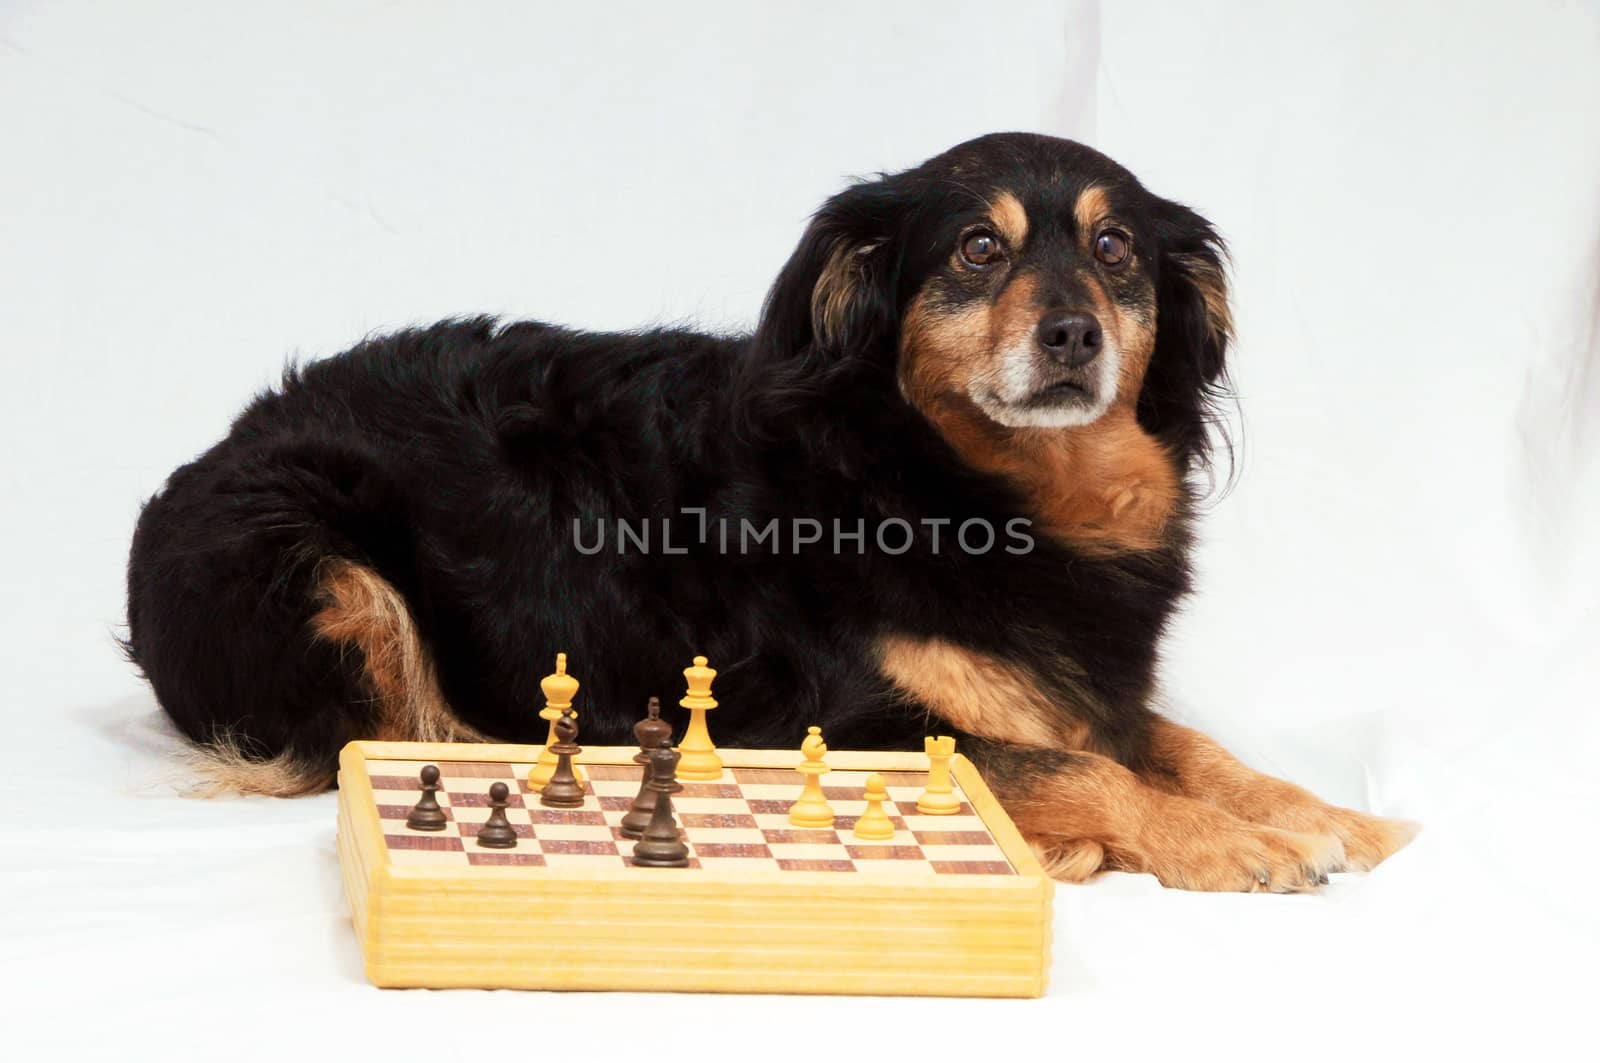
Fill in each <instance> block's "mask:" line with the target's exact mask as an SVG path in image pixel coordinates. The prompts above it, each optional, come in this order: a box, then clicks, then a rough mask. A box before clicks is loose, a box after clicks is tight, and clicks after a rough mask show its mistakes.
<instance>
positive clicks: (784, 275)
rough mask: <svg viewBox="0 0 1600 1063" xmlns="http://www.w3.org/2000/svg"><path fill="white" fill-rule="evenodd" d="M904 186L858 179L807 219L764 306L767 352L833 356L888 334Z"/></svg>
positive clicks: (762, 336)
mask: <svg viewBox="0 0 1600 1063" xmlns="http://www.w3.org/2000/svg"><path fill="white" fill-rule="evenodd" d="M902 184H903V180H902V178H901V177H900V176H899V175H896V176H884V177H879V178H877V179H875V180H871V181H863V182H861V183H860V184H857V185H854V186H852V187H850V188H847V189H845V190H844V191H843V192H840V193H839V194H838V195H835V196H834V197H833V198H832V199H830V200H828V201H827V202H826V203H824V204H823V206H822V209H821V210H819V211H817V213H816V214H815V215H814V216H813V217H812V219H811V224H810V225H808V226H807V227H806V231H805V235H804V236H802V237H801V238H800V244H799V246H798V247H796V248H795V249H794V254H792V255H790V256H789V261H788V262H787V263H785V264H784V267H783V269H782V271H780V272H779V274H778V279H777V280H776V281H775V282H773V285H772V290H771V291H770V292H768V293H767V301H766V303H765V305H764V306H763V307H762V311H761V324H760V325H759V326H758V327H757V329H756V336H755V339H756V344H757V346H758V347H759V348H761V349H762V350H763V351H764V352H765V353H766V354H767V355H768V356H769V357H772V356H775V357H778V358H782V357H785V356H792V355H796V354H801V353H803V352H805V351H807V350H808V349H809V350H811V351H813V352H814V353H816V354H818V355H821V356H824V357H830V356H838V355H840V354H844V353H848V352H852V351H861V350H862V349H864V348H866V347H869V346H871V345H872V343H873V342H874V341H876V340H880V339H882V338H883V337H884V336H885V335H887V334H889V333H892V331H893V328H894V318H895V304H894V300H895V277H896V271H897V268H898V266H897V259H898V255H897V254H896V248H895V247H894V244H895V242H896V237H897V236H898V234H899V230H900V226H901V222H902V218H903V216H904V213H905V209H906V204H907V197H906V194H905V192H904V190H903V189H902V187H901V186H902Z"/></svg>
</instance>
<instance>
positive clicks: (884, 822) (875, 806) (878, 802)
mask: <svg viewBox="0 0 1600 1063" xmlns="http://www.w3.org/2000/svg"><path fill="white" fill-rule="evenodd" d="M887 800H889V788H888V787H887V786H885V785H884V784H883V776H882V775H879V774H878V773H877V772H873V773H872V774H871V775H868V776H867V810H866V811H865V812H863V813H861V818H860V819H858V820H856V825H855V829H854V830H853V831H851V833H852V834H854V835H855V836H856V837H857V838H860V839H862V840H863V841H869V842H886V841H888V840H889V839H891V838H893V837H894V820H892V819H890V818H889V813H887V812H885V811H884V810H883V803H884V802H885V801H887Z"/></svg>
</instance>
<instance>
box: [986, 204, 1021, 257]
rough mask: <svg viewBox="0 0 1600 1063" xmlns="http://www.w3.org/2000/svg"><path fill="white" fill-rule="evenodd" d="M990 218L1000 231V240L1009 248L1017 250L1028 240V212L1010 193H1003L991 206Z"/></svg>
mask: <svg viewBox="0 0 1600 1063" xmlns="http://www.w3.org/2000/svg"><path fill="white" fill-rule="evenodd" d="M989 217H990V219H991V220H992V221H993V222H994V227H995V228H996V229H999V230H1000V238H1001V239H1002V240H1004V241H1005V244H1006V246H1007V247H1008V248H1011V249H1012V250H1016V249H1017V248H1019V247H1021V246H1022V244H1023V241H1025V240H1027V238H1028V212H1027V211H1026V210H1024V209H1023V207H1022V201H1021V200H1019V199H1018V198H1017V197H1016V196H1014V195H1012V194H1011V193H1010V192H1001V193H1000V194H999V195H998V196H996V197H995V200H994V202H993V203H991V204H989Z"/></svg>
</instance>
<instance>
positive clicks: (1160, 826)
mask: <svg viewBox="0 0 1600 1063" xmlns="http://www.w3.org/2000/svg"><path fill="white" fill-rule="evenodd" d="M969 752H970V754H971V756H972V758H973V760H974V761H975V762H976V763H977V764H978V767H979V769H980V770H981V771H982V772H983V774H984V777H985V779H986V781H988V783H989V785H990V786H991V788H992V789H993V790H994V792H995V794H996V796H997V797H999V798H1000V802H1001V804H1003V805H1004V806H1005V808H1006V811H1007V812H1008V813H1010V815H1011V817H1012V819H1013V820H1014V821H1015V822H1016V824H1017V827H1018V828H1019V829H1020V830H1021V831H1022V833H1023V834H1024V835H1025V836H1026V837H1027V838H1028V840H1029V841H1030V842H1031V843H1032V844H1033V846H1034V848H1035V850H1036V851H1037V852H1039V853H1040V855H1041V857H1042V858H1043V863H1044V864H1045V866H1046V868H1047V869H1048V870H1049V871H1050V872H1051V874H1053V875H1055V876H1056V877H1058V878H1062V879H1065V880H1067V881H1081V880H1082V879H1085V878H1087V877H1089V875H1091V874H1093V873H1094V872H1095V871H1096V870H1099V868H1100V867H1101V866H1105V867H1112V868H1117V869H1120V870H1126V871H1143V872H1149V873H1151V874H1153V875H1155V876H1156V878H1158V879H1159V880H1160V881H1161V882H1162V883H1163V884H1164V885H1167V886H1174V887H1178V888H1181V889H1192V890H1239V891H1251V892H1254V891H1271V892H1291V891H1295V890H1305V889H1311V888H1314V887H1315V886H1317V885H1318V884H1319V883H1321V882H1325V881H1327V873H1328V872H1329V871H1332V870H1335V869H1337V868H1338V867H1340V866H1341V864H1342V862H1343V860H1344V851H1343V848H1342V847H1341V846H1340V844H1339V840H1338V839H1337V838H1336V837H1334V836H1333V835H1331V834H1311V833H1301V832H1296V831H1287V830H1279V829H1278V828H1276V827H1270V826H1265V825H1262V824H1258V823H1249V822H1246V821H1245V820H1242V819H1239V818H1237V817H1235V816H1232V815H1230V814H1228V813H1227V812H1225V811H1224V810H1222V809H1221V808H1218V807H1217V806H1216V805H1213V804H1209V803H1207V802H1205V801H1199V800H1195V799H1194V798H1191V797H1186V796H1183V795H1182V794H1176V793H1168V792H1164V791H1162V790H1158V789H1156V788H1154V787H1152V786H1148V785H1146V784H1145V783H1143V782H1141V781H1140V780H1139V778H1138V777H1137V776H1135V775H1134V774H1133V772H1131V771H1129V770H1128V769H1127V768H1125V767H1123V766H1122V765H1121V764H1118V763H1117V762H1116V761H1114V760H1111V759H1110V758H1108V757H1103V756H1100V755H1099V754H1096V753H1078V752H1059V751H1056V750H1049V749H1035V748H1031V747H1025V746H1015V745H1008V744H1005V743H997V742H989V741H982V740H972V741H970V743H969Z"/></svg>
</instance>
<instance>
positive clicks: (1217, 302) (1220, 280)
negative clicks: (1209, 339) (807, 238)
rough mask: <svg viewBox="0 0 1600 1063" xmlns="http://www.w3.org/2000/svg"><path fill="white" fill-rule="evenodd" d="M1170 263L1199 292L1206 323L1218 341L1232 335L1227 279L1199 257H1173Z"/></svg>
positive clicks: (1219, 270) (1231, 314) (1231, 313)
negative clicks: (1204, 307)
mask: <svg viewBox="0 0 1600 1063" xmlns="http://www.w3.org/2000/svg"><path fill="white" fill-rule="evenodd" d="M1172 262H1173V263H1174V264H1175V265H1176V266H1177V267H1178V268H1179V269H1181V270H1183V272H1184V273H1185V274H1187V275H1188V277H1189V280H1190V282H1191V283H1193V284H1194V286H1195V288H1197V289H1198V290H1199V292H1200V297H1201V298H1202V299H1203V300H1204V301H1205V304H1206V323H1207V324H1209V325H1210V326H1211V331H1212V333H1213V334H1214V335H1215V336H1216V337H1217V338H1219V339H1224V340H1225V339H1227V338H1229V337H1231V336H1232V335H1233V310H1232V308H1231V307H1229V305H1228V278H1227V277H1226V276H1225V275H1224V274H1223V272H1222V270H1221V269H1220V268H1219V267H1218V266H1217V264H1216V263H1214V262H1212V261H1211V260H1210V259H1208V258H1205V257H1203V256H1201V255H1173V256H1172Z"/></svg>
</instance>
